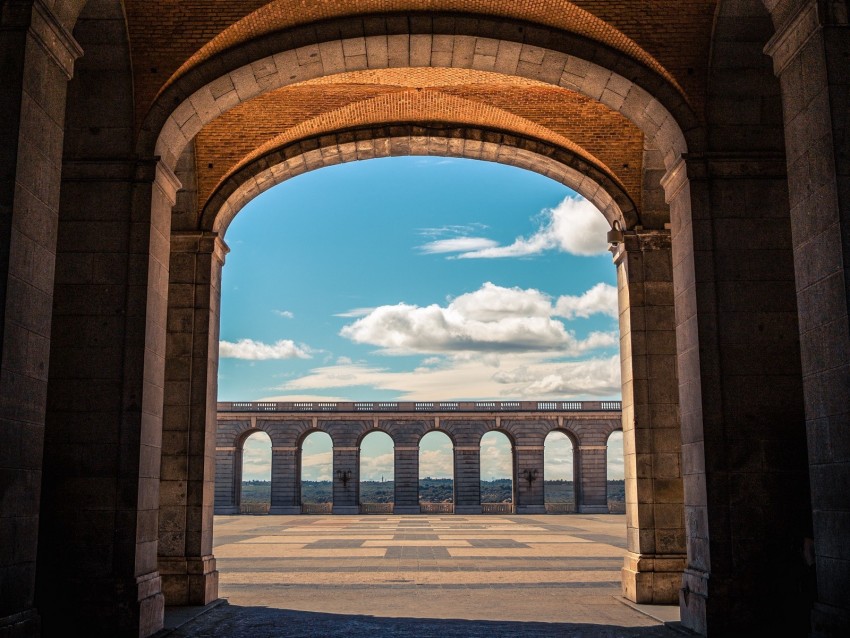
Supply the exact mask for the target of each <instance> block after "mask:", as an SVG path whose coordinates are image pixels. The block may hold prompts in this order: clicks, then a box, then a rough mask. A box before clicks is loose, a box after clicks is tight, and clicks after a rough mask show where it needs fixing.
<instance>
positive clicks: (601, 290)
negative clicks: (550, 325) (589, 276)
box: [555, 283, 618, 319]
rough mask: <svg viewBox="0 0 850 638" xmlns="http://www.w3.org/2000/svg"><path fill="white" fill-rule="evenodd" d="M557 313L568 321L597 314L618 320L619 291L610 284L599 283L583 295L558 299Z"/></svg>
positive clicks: (565, 296)
mask: <svg viewBox="0 0 850 638" xmlns="http://www.w3.org/2000/svg"><path fill="white" fill-rule="evenodd" d="M555 313H556V314H557V315H558V316H559V317H565V318H566V319H574V318H575V317H589V316H590V315H593V314H597V313H599V314H605V315H609V316H611V317H615V318H616V317H617V315H618V304H617V289H616V288H615V287H614V286H611V285H609V284H605V283H598V284H596V285H595V286H594V287H593V288H591V289H590V290H588V291H586V292H585V293H583V294H581V295H578V296H572V295H564V296H562V297H558V301H557V302H556V304H555Z"/></svg>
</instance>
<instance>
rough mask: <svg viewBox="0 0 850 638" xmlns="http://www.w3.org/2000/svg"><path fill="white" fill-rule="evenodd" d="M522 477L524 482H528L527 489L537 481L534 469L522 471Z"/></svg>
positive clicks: (535, 469)
mask: <svg viewBox="0 0 850 638" xmlns="http://www.w3.org/2000/svg"><path fill="white" fill-rule="evenodd" d="M522 475H523V476H524V477H525V480H526V481H528V487H531V484H532V483H534V481H536V480H537V468H534V469H533V470H531V469H527V470H523V472H522Z"/></svg>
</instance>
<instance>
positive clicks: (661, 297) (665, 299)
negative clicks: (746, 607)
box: [579, 230, 686, 604]
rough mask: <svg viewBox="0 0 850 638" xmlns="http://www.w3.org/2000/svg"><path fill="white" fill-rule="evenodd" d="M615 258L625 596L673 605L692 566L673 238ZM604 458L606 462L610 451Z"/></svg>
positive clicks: (657, 238) (644, 233) (661, 234)
mask: <svg viewBox="0 0 850 638" xmlns="http://www.w3.org/2000/svg"><path fill="white" fill-rule="evenodd" d="M614 253H615V254H614V263H615V264H616V266H617V288H618V296H619V307H620V360H621V369H622V374H621V376H622V384H623V417H622V423H623V447H624V461H625V483H626V534H627V542H628V550H629V553H628V555H627V556H626V558H625V564H624V567H623V595H624V596H625V597H626V598H628V599H629V600H631V601H634V602H637V603H648V604H674V603H676V602H678V599H679V587H680V586H681V580H682V572H683V571H684V569H685V563H686V559H685V521H684V515H683V503H684V492H683V487H682V470H681V453H680V448H681V434H680V428H679V414H678V409H679V406H678V387H677V381H676V378H677V377H676V332H675V327H676V323H675V312H674V300H673V271H672V258H671V243H670V232H669V230H639V231H633V232H629V233H626V235H625V236H624V240H623V242H622V243H621V244H620V245H619V246H617V247H616V248H615V249H614ZM603 443H605V442H602V441H600V442H599V444H603ZM579 449H580V454H581V455H582V456H584V454H583V452H582V451H581V447H580V448H579ZM597 454H602V455H605V454H606V452H605V449H604V445H602V449H601V451H599V452H597ZM600 462H601V463H602V464H603V468H602V471H603V472H604V469H605V467H607V465H606V460H605V459H604V458H603V459H602V460H601V461H597V463H600ZM582 467H583V468H584V467H585V464H584V463H582ZM602 480H603V481H604V480H605V479H604V478H603V479H602ZM604 498H605V506H606V508H607V494H606V495H605V497H604ZM579 511H581V510H579Z"/></svg>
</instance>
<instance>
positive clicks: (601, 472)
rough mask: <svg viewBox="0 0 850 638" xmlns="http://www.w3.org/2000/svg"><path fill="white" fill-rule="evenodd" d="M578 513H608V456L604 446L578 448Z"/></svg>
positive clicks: (582, 446) (580, 446)
mask: <svg viewBox="0 0 850 638" xmlns="http://www.w3.org/2000/svg"><path fill="white" fill-rule="evenodd" d="M575 459H576V464H577V469H576V484H577V488H578V489H576V511H577V512H578V513H579V514H607V513H608V485H607V466H606V463H607V455H606V447H605V446H604V445H581V444H579V445H578V446H577V448H576V455H575Z"/></svg>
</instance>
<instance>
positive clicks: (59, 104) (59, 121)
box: [0, 2, 81, 636]
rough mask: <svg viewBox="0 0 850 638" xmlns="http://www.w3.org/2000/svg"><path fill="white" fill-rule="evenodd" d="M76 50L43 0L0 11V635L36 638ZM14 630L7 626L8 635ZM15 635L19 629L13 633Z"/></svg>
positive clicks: (78, 51)
mask: <svg viewBox="0 0 850 638" xmlns="http://www.w3.org/2000/svg"><path fill="white" fill-rule="evenodd" d="M80 53H81V49H80V47H79V46H78V45H77V43H76V42H75V41H74V38H73V37H72V36H71V34H69V33H68V32H67V31H66V30H65V29H64V28H63V27H62V25H61V24H60V22H59V20H58V19H57V18H56V17H55V16H54V15H53V13H52V12H51V10H50V8H48V7H47V6H46V5H45V3H43V2H35V3H30V2H18V3H13V4H10V3H5V4H4V6H3V9H2V11H1V12H0V59H2V78H0V79H2V87H3V88H2V90H0V113H2V114H3V115H2V118H0V309H2V310H0V311H2V313H3V315H2V319H1V320H0V421H2V428H0V469H2V472H3V493H4V499H3V510H2V512H0V530H2V531H0V536H2V538H3V541H2V542H0V544H2V545H5V548H4V551H3V552H2V553H0V582H2V583H4V586H3V593H2V595H0V633H4V632H5V631H11V632H12V633H13V634H14V635H21V636H28V635H35V634H36V633H37V632H38V631H39V618H38V613H37V612H36V610H35V606H34V598H35V582H36V553H37V544H38V540H39V532H38V527H39V516H38V512H39V504H40V498H41V493H40V490H41V482H42V479H41V469H42V462H43V447H42V442H43V440H44V435H45V400H46V393H47V379H48V360H49V351H50V338H51V326H50V308H51V304H52V302H53V282H54V270H53V265H54V263H55V250H56V220H57V215H58V208H59V190H60V186H59V184H60V182H59V178H60V171H61V166H62V145H63V123H64V120H65V99H66V98H65V96H66V90H67V83H68V80H69V79H70V77H71V75H72V73H73V69H74V61H75V59H76V58H77V57H78V56H79V55H80ZM9 628H11V629H9ZM16 632H17V633H16Z"/></svg>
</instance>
